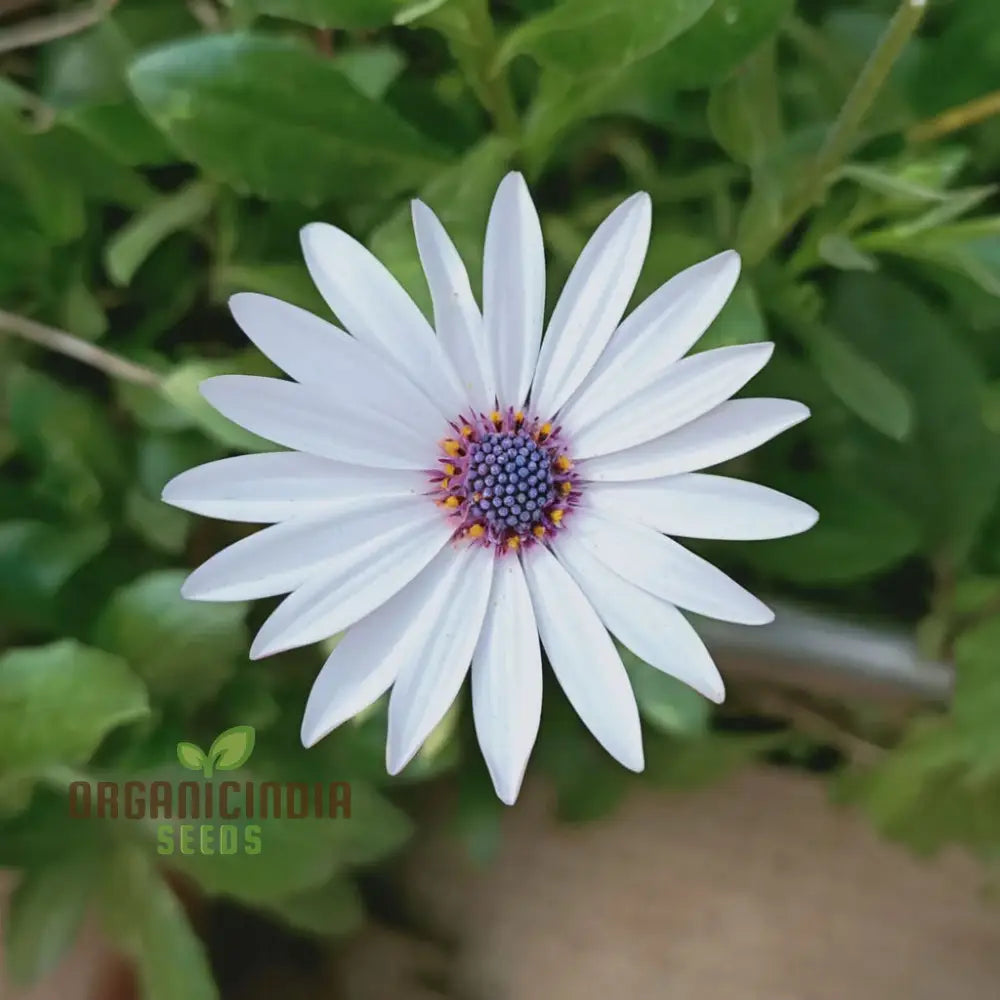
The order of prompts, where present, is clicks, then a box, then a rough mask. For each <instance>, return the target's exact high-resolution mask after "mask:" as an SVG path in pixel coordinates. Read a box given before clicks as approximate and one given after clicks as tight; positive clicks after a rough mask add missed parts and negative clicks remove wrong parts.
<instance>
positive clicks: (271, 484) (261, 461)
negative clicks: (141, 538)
mask: <svg viewBox="0 0 1000 1000" xmlns="http://www.w3.org/2000/svg"><path fill="white" fill-rule="evenodd" d="M427 490H428V479H427V475H426V474H425V473H423V472H414V471H411V470H406V469H371V468H366V467H364V466H360V465H345V464H344V463H342V462H332V461H330V460H329V459H327V458H317V457H316V456H315V455H304V454H302V453H301V452H297V451H276V452H267V453H265V454H261V455H237V456H236V457H234V458H220V459H219V460H218V461H215V462H208V463H206V464H205V465H199V466H196V467H195V468H193V469H188V470H187V472H182V473H181V474H180V475H179V476H175V477H174V478H173V479H171V480H170V482H169V483H167V485H166V486H164V487H163V496H162V498H163V500H164V502H165V503H169V504H172V505H173V506H174V507H180V508H181V509H182V510H189V511H191V512H192V513H194V514H202V515H203V516H205V517H217V518H221V519H222V520H226V521H247V522H251V523H258V524H266V523H270V522H273V521H285V520H288V519H289V518H292V517H315V516H316V515H319V514H334V513H346V512H347V511H350V510H354V509H358V508H361V507H364V506H367V505H368V504H369V503H370V502H371V501H372V500H376V499H380V498H382V497H406V496H412V497H416V496H419V495H421V494H423V493H426V492H427Z"/></svg>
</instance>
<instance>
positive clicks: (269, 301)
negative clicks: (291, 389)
mask: <svg viewBox="0 0 1000 1000" xmlns="http://www.w3.org/2000/svg"><path fill="white" fill-rule="evenodd" d="M229 310H230V312H232V314H233V319H235V320H236V322H237V323H238V324H239V325H240V329H242V330H243V332H244V333H245V334H246V335H247V336H248V337H249V338H250V339H251V340H252V341H253V343H254V344H255V345H256V346H257V348H258V349H259V350H260V351H261V352H262V353H263V354H266V355H267V356H268V357H269V358H270V359H271V360H272V361H273V362H274V363H275V364H276V365H277V366H278V367H279V368H280V369H281V370H282V371H283V372H286V373H287V374H288V375H290V376H291V377H292V378H293V379H295V381H296V382H312V383H314V384H319V385H326V384H327V380H328V379H329V376H330V374H331V373H335V372H337V371H338V370H339V368H340V366H341V363H342V359H343V357H344V354H345V352H347V351H350V350H351V347H352V345H357V341H355V340H353V339H352V338H351V337H349V336H348V335H347V334H346V333H344V331H343V330H340V329H338V328H337V327H335V326H334V325H333V324H332V323H328V322H327V321H326V320H324V319H320V318H319V317H318V316H314V315H313V314H312V313H310V312H306V310H305V309H300V308H299V307H298V306H293V305H291V304H289V303H288V302H282V301H281V300H280V299H275V298H272V297H271V296H270V295H258V294H257V293H256V292H240V293H239V294H238V295H233V296H232V297H231V298H230V300H229Z"/></svg>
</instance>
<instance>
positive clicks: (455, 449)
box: [441, 438, 462, 458]
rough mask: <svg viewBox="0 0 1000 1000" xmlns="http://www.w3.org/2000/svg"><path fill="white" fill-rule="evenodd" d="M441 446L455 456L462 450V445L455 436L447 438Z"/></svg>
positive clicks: (446, 452)
mask: <svg viewBox="0 0 1000 1000" xmlns="http://www.w3.org/2000/svg"><path fill="white" fill-rule="evenodd" d="M441 447H442V448H444V451H445V454H446V455H451V457H452V458H454V457H455V456H456V455H457V454H459V453H460V452H461V450H462V446H461V445H460V444H459V443H458V442H457V441H456V440H455V439H454V438H445V439H444V440H443V441H442V442H441Z"/></svg>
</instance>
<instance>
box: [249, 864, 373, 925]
mask: <svg viewBox="0 0 1000 1000" xmlns="http://www.w3.org/2000/svg"><path fill="white" fill-rule="evenodd" d="M263 909H264V911H265V912H267V913H270V914H271V915H272V916H275V917H278V918H279V919H280V920H281V922H282V923H283V924H285V925H287V926H288V927H291V928H293V929H294V930H297V931H302V932H304V933H306V934H315V935H318V936H319V937H322V938H330V937H341V936H343V935H345V934H351V933H352V932H354V931H356V930H358V929H359V928H360V927H361V925H362V924H363V923H364V920H365V908H364V903H363V902H362V900H361V896H360V894H359V893H358V890H357V889H356V888H355V887H354V884H353V883H351V882H349V881H347V879H343V878H333V879H331V880H330V881H329V882H327V883H326V885H322V886H319V887H318V888H315V889H307V890H304V891H302V892H296V893H292V894H291V895H288V896H283V897H281V898H279V899H273V900H269V901H268V902H267V903H265V904H264V905H263Z"/></svg>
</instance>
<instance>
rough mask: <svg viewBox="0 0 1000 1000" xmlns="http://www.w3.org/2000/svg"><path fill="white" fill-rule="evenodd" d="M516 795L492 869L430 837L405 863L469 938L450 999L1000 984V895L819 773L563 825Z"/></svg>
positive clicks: (644, 802)
mask: <svg viewBox="0 0 1000 1000" xmlns="http://www.w3.org/2000/svg"><path fill="white" fill-rule="evenodd" d="M526 793H527V794H526V795H525V796H524V799H523V801H522V802H521V803H520V804H519V806H518V808H517V809H516V810H512V811H510V812H509V813H508V815H507V828H506V830H505V837H504V841H503V847H502V850H501V854H500V857H499V859H498V861H497V863H496V864H495V865H494V866H492V867H491V868H490V869H489V870H488V871H485V872H478V873H477V872H475V871H472V870H470V869H468V868H467V867H466V866H463V865H460V864H459V860H458V859H459V857H460V853H459V850H458V849H457V848H456V847H455V846H454V845H453V844H451V843H449V840H448V838H447V837H445V836H442V835H441V834H438V835H435V836H432V837H430V838H428V839H427V840H426V841H425V843H424V844H423V845H422V847H421V848H420V849H419V850H418V851H417V852H416V853H415V854H414V856H413V858H412V861H411V863H410V865H409V869H408V883H409V886H410V893H411V896H412V900H413V902H414V905H415V907H416V908H417V909H418V910H419V911H425V912H426V913H428V914H429V915H430V916H431V917H432V918H433V919H434V920H435V921H436V922H437V923H438V924H439V925H440V926H441V928H442V929H443V930H445V931H447V932H450V933H452V934H455V935H457V936H458V938H459V940H460V941H461V942H462V944H461V948H460V951H459V956H460V957H459V961H458V965H457V967H456V968H455V969H454V970H453V977H454V978H453V983H452V986H453V989H454V992H455V994H456V995H458V996H461V997H463V998H465V997H468V998H469V1000H508V998H510V1000H515V998H516V1000H563V998H566V1000H590V998H593V1000H598V998H600V1000H606V998H608V997H621V998H628V1000H654V998H655V1000H664V998H670V1000H703V998H706V997H725V998H726V1000H845V998H851V1000H941V998H943V997H947V998H949V1000H996V997H997V996H1000V985H998V984H1000V907H997V906H996V904H990V903H988V902H987V901H986V900H985V899H984V897H983V892H982V885H983V878H984V876H983V874H982V871H981V869H979V868H978V867H977V866H976V865H975V864H973V863H972V862H971V861H969V860H968V859H966V858H963V857H960V856H958V855H952V856H949V857H944V858H940V859H938V860H936V861H934V862H933V863H929V862H921V861H919V860H916V859H914V858H913V857H911V856H909V855H908V854H906V853H904V852H902V851H901V850H899V849H897V848H896V847H893V846H890V845H889V844H886V843H884V842H882V841H880V840H879V839H878V838H877V837H876V835H875V834H874V833H873V832H872V830H871V829H870V827H869V826H867V825H866V824H865V823H864V821H863V820H862V819H860V818H858V817H856V816H854V815H852V814H851V813H850V812H848V811H842V810H840V809H837V808H836V807H834V806H831V805H830V804H829V803H828V802H827V800H826V796H825V790H824V788H823V786H822V784H821V783H820V782H819V781H817V780H815V779H814V778H810V777H807V776H802V775H798V774H795V773H791V772H787V771H778V770H763V769H761V770H750V771H747V772H744V773H743V774H741V775H739V776H737V777H735V778H734V779H733V780H731V781H729V782H725V783H722V784H720V785H718V786H715V787H712V788H710V789H706V790H704V791H701V792H695V793H683V794H680V793H678V794H664V793H658V794H656V793H652V792H644V793H640V794H634V795H632V796H631V797H630V798H629V799H628V801H627V802H626V803H625V804H624V806H623V807H622V808H621V809H620V810H619V811H617V812H616V813H615V815H614V816H612V817H611V818H609V819H607V820H604V821H600V822H597V823H594V824H591V825H586V826H582V827H572V828H567V827H565V826H562V827H559V826H556V825H555V824H553V823H552V822H551V821H549V820H547V819H546V816H547V815H551V803H549V802H548V801H547V796H546V794H545V791H544V789H542V788H540V787H538V786H534V787H531V788H529V789H527V790H526ZM377 995H378V994H377V992H376V991H372V992H370V993H369V994H367V995H366V998H367V996H370V997H372V998H374V997H375V996H377Z"/></svg>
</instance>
